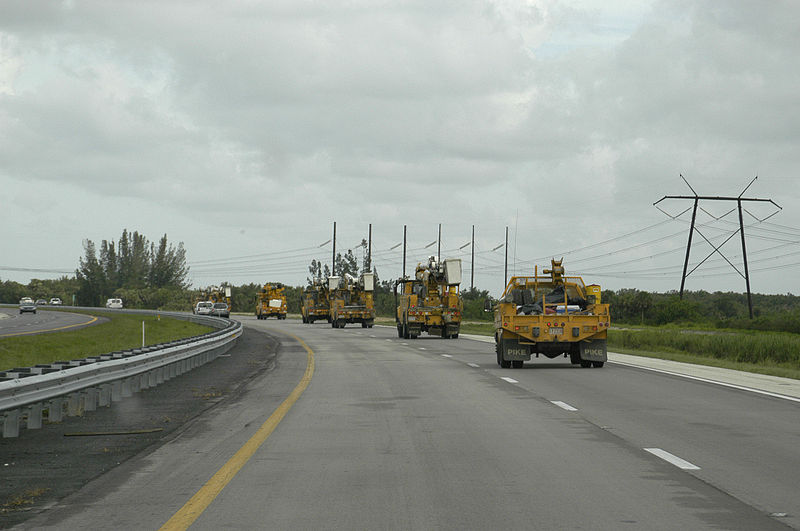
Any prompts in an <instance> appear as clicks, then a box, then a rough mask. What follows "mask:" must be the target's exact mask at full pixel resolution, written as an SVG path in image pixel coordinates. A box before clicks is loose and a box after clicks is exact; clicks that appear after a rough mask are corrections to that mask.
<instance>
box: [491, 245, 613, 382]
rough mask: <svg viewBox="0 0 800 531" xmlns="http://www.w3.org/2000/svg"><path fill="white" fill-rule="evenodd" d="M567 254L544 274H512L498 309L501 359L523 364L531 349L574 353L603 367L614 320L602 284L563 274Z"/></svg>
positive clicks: (577, 360) (576, 359)
mask: <svg viewBox="0 0 800 531" xmlns="http://www.w3.org/2000/svg"><path fill="white" fill-rule="evenodd" d="M562 261H563V259H562V260H552V261H551V267H550V269H545V270H543V273H544V275H542V276H540V275H539V272H538V266H537V267H536V268H535V269H534V276H532V277H530V276H514V277H511V280H509V282H508V284H507V285H506V289H505V291H504V292H503V295H502V297H501V298H500V301H499V302H498V303H497V305H496V307H495V309H494V329H495V333H494V339H495V350H496V352H497V364H498V365H500V367H502V368H504V369H507V368H509V367H513V368H515V369H519V368H521V367H522V365H523V363H524V362H525V361H530V359H531V356H532V355H534V354H535V355H536V357H537V358H538V357H539V354H542V355H544V356H546V357H548V358H556V357H558V356H560V355H562V354H563V355H564V357H566V356H567V355H569V358H570V362H571V363H573V364H576V365H577V364H580V366H581V367H591V366H594V367H602V366H603V364H604V363H605V362H606V359H607V348H606V338H607V334H608V327H609V326H610V324H611V322H610V321H611V314H610V312H609V305H608V304H602V303H601V300H600V294H601V291H600V286H598V285H596V284H592V285H589V286H586V285H585V284H584V283H583V280H582V279H581V278H580V277H567V276H564V268H563V267H562V265H561V263H562Z"/></svg>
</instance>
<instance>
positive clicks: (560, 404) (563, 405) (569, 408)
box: [550, 400, 578, 411]
mask: <svg viewBox="0 0 800 531" xmlns="http://www.w3.org/2000/svg"><path fill="white" fill-rule="evenodd" d="M550 403H551V404H555V405H557V406H558V407H560V408H561V409H566V410H567V411H578V410H577V408H574V407H572V406H571V405H569V404H567V403H566V402H562V401H561V400H551V401H550Z"/></svg>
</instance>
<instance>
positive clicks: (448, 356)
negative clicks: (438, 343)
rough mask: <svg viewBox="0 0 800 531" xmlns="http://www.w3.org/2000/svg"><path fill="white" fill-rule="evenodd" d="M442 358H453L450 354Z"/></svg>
mask: <svg viewBox="0 0 800 531" xmlns="http://www.w3.org/2000/svg"><path fill="white" fill-rule="evenodd" d="M442 357H443V358H452V357H453V356H452V355H450V354H442Z"/></svg>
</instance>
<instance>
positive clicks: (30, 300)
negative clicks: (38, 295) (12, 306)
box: [19, 297, 33, 304]
mask: <svg viewBox="0 0 800 531" xmlns="http://www.w3.org/2000/svg"><path fill="white" fill-rule="evenodd" d="M23 302H29V303H31V304H33V299H31V298H30V297H22V298H21V299H20V300H19V303H20V304H22V303H23Z"/></svg>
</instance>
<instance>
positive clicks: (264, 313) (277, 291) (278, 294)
mask: <svg viewBox="0 0 800 531" xmlns="http://www.w3.org/2000/svg"><path fill="white" fill-rule="evenodd" d="M256 317H257V318H258V319H267V318H268V317H277V318H278V319H286V295H284V294H283V284H281V283H280V282H273V283H270V282H268V283H266V284H264V287H263V288H261V291H260V292H259V293H257V294H256Z"/></svg>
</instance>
